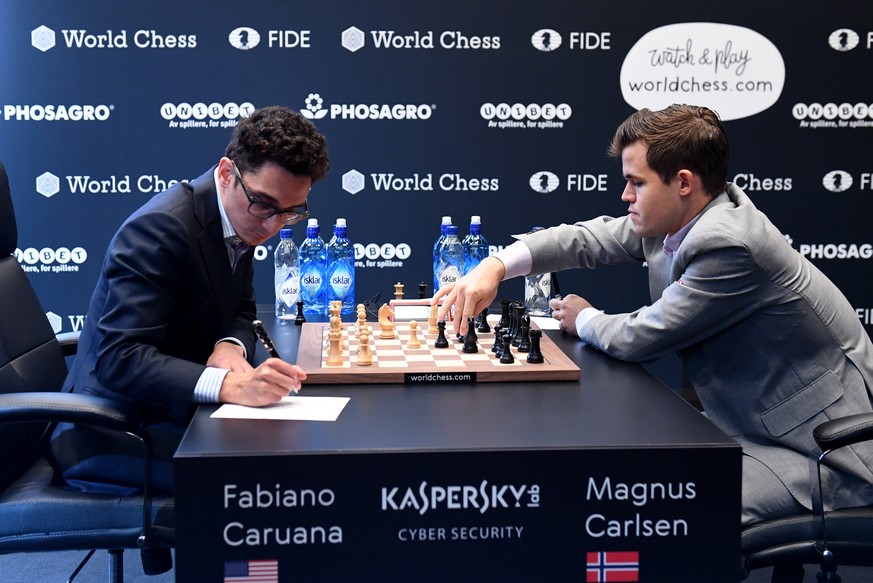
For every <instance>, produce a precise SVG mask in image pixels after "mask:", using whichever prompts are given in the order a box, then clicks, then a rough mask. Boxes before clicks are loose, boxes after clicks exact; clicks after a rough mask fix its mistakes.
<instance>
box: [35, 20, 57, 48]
mask: <svg viewBox="0 0 873 583" xmlns="http://www.w3.org/2000/svg"><path fill="white" fill-rule="evenodd" d="M30 44H32V45H33V46H34V48H37V49H39V50H41V51H42V52H46V51H47V50H49V49H52V48H54V46H55V31H53V30H52V29H50V28H49V27H47V26H40V27H39V28H35V29H33V30H32V31H30Z"/></svg>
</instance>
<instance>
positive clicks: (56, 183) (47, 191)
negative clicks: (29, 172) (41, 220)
mask: <svg viewBox="0 0 873 583" xmlns="http://www.w3.org/2000/svg"><path fill="white" fill-rule="evenodd" d="M36 191H37V192H38V193H39V194H41V195H43V196H44V197H46V198H51V197H53V196H54V195H56V194H57V193H58V192H60V191H61V180H60V179H59V178H58V177H57V176H55V175H54V174H52V173H51V172H43V173H42V174H40V175H39V176H37V177H36Z"/></svg>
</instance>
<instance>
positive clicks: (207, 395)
mask: <svg viewBox="0 0 873 583" xmlns="http://www.w3.org/2000/svg"><path fill="white" fill-rule="evenodd" d="M229 372H230V371H229V370H227V369H226V368H215V367H212V366H207V367H206V369H204V371H203V373H202V374H201V375H200V378H199V379H197V384H196V385H195V386H194V402H195V403H218V395H219V393H220V392H221V384H222V383H223V382H224V377H226V376H227V373H229Z"/></svg>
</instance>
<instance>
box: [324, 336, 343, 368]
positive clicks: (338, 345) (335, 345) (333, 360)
mask: <svg viewBox="0 0 873 583" xmlns="http://www.w3.org/2000/svg"><path fill="white" fill-rule="evenodd" d="M327 338H328V349H327V363H326V364H327V366H342V364H343V349H342V341H343V333H342V332H330V333H328V335H327Z"/></svg>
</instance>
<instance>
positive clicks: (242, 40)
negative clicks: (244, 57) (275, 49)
mask: <svg viewBox="0 0 873 583" xmlns="http://www.w3.org/2000/svg"><path fill="white" fill-rule="evenodd" d="M227 40H228V42H229V43H230V45H231V46H232V47H233V48H235V49H238V50H240V51H248V50H250V49H253V48H255V47H256V46H258V44H260V42H261V35H260V33H258V31H256V30H255V29H254V28H249V27H248V26H241V27H239V28H235V29H233V30H232V31H230V34H229V35H227Z"/></svg>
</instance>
